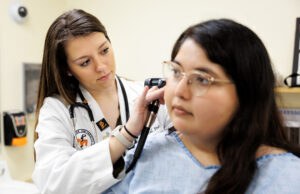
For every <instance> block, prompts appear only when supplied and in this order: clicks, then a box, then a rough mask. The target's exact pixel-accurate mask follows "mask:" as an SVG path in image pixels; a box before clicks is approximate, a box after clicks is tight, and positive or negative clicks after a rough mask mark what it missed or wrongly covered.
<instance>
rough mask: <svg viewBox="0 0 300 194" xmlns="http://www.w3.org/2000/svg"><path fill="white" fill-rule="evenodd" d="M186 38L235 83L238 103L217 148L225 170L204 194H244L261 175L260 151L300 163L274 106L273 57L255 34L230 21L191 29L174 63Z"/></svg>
mask: <svg viewBox="0 0 300 194" xmlns="http://www.w3.org/2000/svg"><path fill="white" fill-rule="evenodd" d="M187 38H191V39H193V40H194V41H195V42H196V43H198V44H199V45H200V46H201V48H203V49H204V50H205V51H206V54H207V56H208V58H209V59H210V60H211V61H212V62H214V63H217V64H220V65H221V66H222V67H223V69H224V70H225V72H226V74H227V75H228V76H229V77H230V78H231V79H232V80H233V81H234V83H235V86H236V91H237V95H238V100H239V107H238V110H237V111H236V114H235V116H234V118H233V119H232V121H231V122H230V123H229V124H228V125H227V126H226V127H225V129H224V130H223V134H222V139H221V141H220V142H219V144H218V146H217V154H218V158H219V160H220V162H221V168H220V169H219V170H218V171H217V172H216V173H215V174H214V175H213V176H212V177H211V179H210V180H209V182H208V185H207V189H206V191H205V193H209V194H215V193H230V194H235V193H244V192H246V190H247V188H248V186H249V185H250V183H251V181H252V179H253V176H254V173H255V171H256V169H257V165H256V152H257V150H258V148H259V146H261V145H263V144H265V145H269V146H274V147H278V148H282V149H285V150H287V151H288V152H292V153H293V154H295V155H297V156H299V157H300V148H299V147H297V146H296V145H293V144H291V143H290V142H289V141H288V139H287V135H286V129H285V128H284V127H283V123H282V118H281V115H280V112H279V110H278V107H277V105H276V102H275V94H274V87H275V86H274V80H275V78H274V73H273V70H272V66H271V61H270V58H269V55H268V53H267V50H266V48H265V46H264V45H263V43H262V41H261V40H260V39H259V37H258V36H257V35H256V34H255V33H254V32H253V31H251V30H250V29H249V28H247V27H246V26H243V25H241V24H238V23H236V22H234V21H231V20H227V19H221V20H210V21H207V22H203V23H200V24H196V25H194V26H191V27H190V28H188V29H187V30H186V31H184V32H183V33H182V34H181V35H180V37H179V38H178V40H177V41H176V43H175V45H174V47H173V51H172V55H171V59H172V60H174V59H175V57H176V55H177V53H178V51H179V49H180V47H181V45H182V43H183V42H184V41H185V40H186V39H187Z"/></svg>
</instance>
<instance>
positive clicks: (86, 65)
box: [65, 32, 116, 92]
mask: <svg viewBox="0 0 300 194" xmlns="http://www.w3.org/2000/svg"><path fill="white" fill-rule="evenodd" d="M65 51H66V55H67V61H68V65H69V69H70V72H69V73H70V75H73V76H75V78H76V79H77V80H78V81H79V82H80V83H81V84H82V85H83V86H84V87H85V88H86V89H87V90H88V91H89V92H93V91H99V90H101V89H103V88H106V87H111V86H113V85H114V83H115V71H116V65H115V59H114V52H113V49H112V47H111V44H110V42H109V41H108V40H107V39H106V37H105V36H104V34H103V33H101V32H93V33H91V34H89V35H87V36H80V37H75V38H74V39H71V40H69V41H68V42H67V43H66V45H65Z"/></svg>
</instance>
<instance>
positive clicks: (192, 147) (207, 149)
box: [177, 132, 220, 166]
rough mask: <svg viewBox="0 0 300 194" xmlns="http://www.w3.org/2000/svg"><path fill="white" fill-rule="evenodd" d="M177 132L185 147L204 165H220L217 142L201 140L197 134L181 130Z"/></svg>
mask: <svg viewBox="0 0 300 194" xmlns="http://www.w3.org/2000/svg"><path fill="white" fill-rule="evenodd" d="M177 134H178V137H179V138H180V139H181V141H182V143H183V144H184V145H185V147H186V148H187V149H188V150H189V151H190V152H191V154H192V155H193V156H194V157H195V158H196V159H197V160H198V161H199V162H200V163H201V164H202V165H203V166H215V165H220V161H219V159H218V155H217V151H216V147H217V142H215V143H214V142H212V141H205V140H202V141H201V140H199V138H197V137H195V136H188V135H184V134H182V133H180V132H177Z"/></svg>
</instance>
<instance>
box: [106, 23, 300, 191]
mask: <svg viewBox="0 0 300 194" xmlns="http://www.w3.org/2000/svg"><path fill="white" fill-rule="evenodd" d="M164 66H165V68H166V69H167V71H168V72H169V73H170V74H168V80H167V85H166V88H165V93H164V98H165V103H166V105H167V107H168V112H169V115H170V118H171V120H172V122H173V124H174V129H173V130H172V129H171V130H170V131H169V132H166V133H162V134H158V135H156V136H152V137H150V138H149V139H148V140H147V142H146V144H145V147H144V150H143V152H142V155H141V157H140V159H139V160H138V162H137V164H136V166H135V167H134V168H133V170H132V171H130V172H129V173H128V174H127V176H126V178H125V179H124V180H123V181H122V182H120V183H118V184H117V185H115V186H114V187H112V188H111V190H109V191H108V192H110V191H111V192H115V193H214V194H215V193H230V194H234V193H272V194H274V193H300V184H299V181H300V158H299V156H300V149H299V147H296V146H295V145H292V144H291V143H290V142H289V141H288V139H287V136H286V131H285V128H284V127H283V124H282V120H281V117H280V114H279V111H278V108H277V106H276V103H275V98H274V74H273V71H272V67H271V62H270V58H269V56H268V53H267V51H266V48H265V47H264V45H263V43H262V41H261V40H260V39H259V38H258V36H257V35H256V34H255V33H254V32H252V31H251V30H250V29H249V28H247V27H245V26H243V25H241V24H238V23H236V22H234V21H231V20H227V19H221V20H210V21H207V22H204V23H200V24H197V25H194V26H191V27H190V28H188V29H187V30H186V31H184V32H183V34H181V35H180V37H179V39H178V40H177V42H176V43H175V46H174V48H173V51H172V56H171V61H170V62H164ZM131 158H132V153H131V154H128V155H127V164H128V163H130V161H131Z"/></svg>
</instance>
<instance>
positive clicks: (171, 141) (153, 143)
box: [104, 132, 300, 194]
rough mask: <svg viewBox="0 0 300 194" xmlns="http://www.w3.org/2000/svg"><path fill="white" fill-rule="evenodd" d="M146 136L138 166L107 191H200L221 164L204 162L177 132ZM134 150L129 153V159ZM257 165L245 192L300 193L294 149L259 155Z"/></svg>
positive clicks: (299, 169) (299, 164) (298, 160)
mask: <svg viewBox="0 0 300 194" xmlns="http://www.w3.org/2000/svg"><path fill="white" fill-rule="evenodd" d="M167 133H168V132H163V133H160V134H156V135H153V136H151V137H149V138H148V139H147V142H146V144H145V147H144V150H143V152H142V154H141V157H140V158H139V160H138V162H137V164H136V166H135V167H134V168H133V169H132V170H131V171H130V172H129V173H128V174H127V175H126V177H125V179H124V180H123V181H121V182H119V183H117V184H116V185H115V186H113V187H111V188H110V189H109V190H107V191H106V192H104V193H118V194H121V193H143V194H146V193H149V194H150V193H151V194H153V193H168V194H170V193H174V194H175V193H176V194H177V193H188V194H190V193H199V192H203V191H205V188H206V186H207V182H208V181H209V179H210V178H211V176H212V175H213V174H214V173H215V172H216V171H217V170H218V169H219V168H220V166H208V167H204V166H203V165H201V164H200V163H199V162H198V161H197V160H196V158H194V157H193V155H192V154H191V153H190V152H189V150H188V149H187V148H186V147H185V146H184V144H183V143H182V142H181V140H180V138H179V137H178V136H177V134H176V133H174V132H173V133H172V134H170V135H169V134H167ZM133 152H134V150H130V151H129V152H128V154H127V155H126V159H125V160H126V164H127V166H128V164H129V163H130V161H131V159H132V155H133ZM257 166H258V169H257V171H256V173H255V175H254V178H253V181H252V182H251V184H250V186H249V188H248V190H247V192H246V193H249V194H250V193H263V194H277V193H278V194H283V193H284V194H300V158H298V157H297V156H295V155H293V154H292V153H283V154H269V155H265V156H262V157H260V158H258V159H257Z"/></svg>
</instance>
